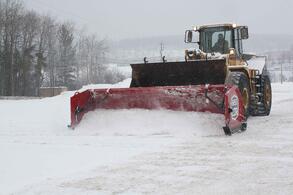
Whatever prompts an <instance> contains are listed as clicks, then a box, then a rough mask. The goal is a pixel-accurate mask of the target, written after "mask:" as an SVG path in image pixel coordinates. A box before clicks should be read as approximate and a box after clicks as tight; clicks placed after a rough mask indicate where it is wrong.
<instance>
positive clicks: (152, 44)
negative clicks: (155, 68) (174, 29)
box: [108, 34, 293, 65]
mask: <svg viewBox="0 0 293 195" xmlns="http://www.w3.org/2000/svg"><path fill="white" fill-rule="evenodd" d="M161 43H163V44H164V51H163V55H165V56H166V57H167V60H169V61H170V60H182V59H184V50H185V49H186V48H194V47H197V45H196V44H185V43H184V35H171V36H170V35H169V36H158V37H146V38H136V39H135V38H133V39H125V40H121V41H116V42H111V43H110V51H111V55H110V56H109V57H108V61H109V62H110V63H115V64H118V65H129V64H131V63H135V62H142V59H143V58H144V57H148V59H149V60H151V59H152V58H154V59H155V58H156V59H159V56H160V44H161ZM243 43H244V50H245V51H246V52H254V53H257V54H264V53H267V52H270V51H282V50H288V49H290V48H292V46H293V35H261V34H251V35H250V38H249V39H248V40H245V41H244V42H243Z"/></svg>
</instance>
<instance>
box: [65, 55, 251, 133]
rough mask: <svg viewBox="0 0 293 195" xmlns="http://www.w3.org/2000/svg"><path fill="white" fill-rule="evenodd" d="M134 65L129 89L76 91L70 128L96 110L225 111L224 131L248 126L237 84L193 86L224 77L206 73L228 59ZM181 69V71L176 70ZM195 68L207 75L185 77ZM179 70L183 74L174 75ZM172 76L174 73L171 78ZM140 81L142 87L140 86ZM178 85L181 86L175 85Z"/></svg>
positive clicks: (221, 72) (217, 67) (72, 99)
mask: <svg viewBox="0 0 293 195" xmlns="http://www.w3.org/2000/svg"><path fill="white" fill-rule="evenodd" d="M131 66H132V69H133V74H135V75H133V79H132V83H131V87H130V88H120V89H115V88H110V89H93V90H87V91H84V92H82V93H76V94H75V95H74V96H73V97H72V98H71V128H75V127H76V126H77V125H78V124H79V123H80V121H81V120H82V118H83V116H84V115H85V114H86V113H87V112H89V111H93V110H96V109H168V110H175V111H194V112H210V113H218V114H223V115H224V117H225V126H224V131H225V133H226V134H227V135H231V134H232V133H233V132H234V131H235V130H239V129H242V130H245V129H246V117H245V111H244V106H243V100H242V96H241V93H240V91H239V89H238V88H237V87H236V86H233V85H225V84H218V85H210V84H198V85H193V84H195V83H199V82H202V81H203V80H209V82H210V83H215V82H218V81H219V80H221V79H220V78H219V77H214V78H213V77H208V74H206V73H207V72H210V71H211V69H210V68H212V69H213V70H217V69H219V70H224V67H225V60H215V61H211V62H210V63H207V61H192V62H174V63H172V62H170V63H157V64H135V65H131ZM145 66H147V70H141V69H144V68H145ZM166 67H168V68H171V69H170V70H169V71H168V74H165V75H164V74H159V72H161V73H162V72H165V71H166ZM213 67H216V68H213ZM178 68H179V69H180V71H179V72H177V70H176V69H178ZM152 69H155V70H156V71H157V74H154V73H152V74H150V72H148V71H150V70H152ZM171 70H173V71H171ZM174 70H175V72H174ZM194 70H196V71H197V72H198V73H199V74H200V75H207V77H205V78H202V76H198V77H193V79H192V80H190V79H186V78H188V76H189V75H190V74H191V75H194V74H193V73H195V72H194ZM176 72H177V73H181V74H175V73H176ZM140 73H141V74H142V75H143V76H142V75H140ZM173 73H174V74H173ZM221 74H224V71H217V72H215V75H217V76H220V75H221ZM170 75H172V76H171V77H170ZM175 75H177V76H175ZM221 76H224V75H221ZM156 77H160V79H159V78H157V79H156ZM174 77H176V78H174ZM222 80H223V77H222ZM162 81H163V82H162ZM138 83H139V84H140V86H137V85H138ZM175 84H180V85H176V86H175ZM169 85H171V86H169ZM142 86H143V87H142ZM195 122H196V121H195ZM223 125H224V123H223Z"/></svg>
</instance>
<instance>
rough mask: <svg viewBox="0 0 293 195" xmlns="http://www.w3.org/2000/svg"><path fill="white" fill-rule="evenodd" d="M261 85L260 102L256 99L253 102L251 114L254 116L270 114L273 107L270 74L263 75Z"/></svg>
mask: <svg viewBox="0 0 293 195" xmlns="http://www.w3.org/2000/svg"><path fill="white" fill-rule="evenodd" d="M260 85H261V87H260V93H261V96H260V97H259V101H258V102H259V103H257V102H256V101H254V102H253V103H252V113H251V114H252V115H253V116H268V115H270V113H271V107H272V87H271V80H270V78H269V76H267V75H262V76H261V83H260Z"/></svg>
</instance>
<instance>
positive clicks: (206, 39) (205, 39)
mask: <svg viewBox="0 0 293 195" xmlns="http://www.w3.org/2000/svg"><path fill="white" fill-rule="evenodd" d="M231 47H232V30H230V29H228V28H227V27H215V28H208V29H203V30H202V31H201V32H200V49H201V50H202V51H204V52H206V53H213V52H215V53H216V52H218V53H221V54H227V53H228V52H229V48H231Z"/></svg>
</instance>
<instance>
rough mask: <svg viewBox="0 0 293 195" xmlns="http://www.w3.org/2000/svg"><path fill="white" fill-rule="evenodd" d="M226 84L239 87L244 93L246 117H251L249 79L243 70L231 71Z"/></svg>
mask: <svg viewBox="0 0 293 195" xmlns="http://www.w3.org/2000/svg"><path fill="white" fill-rule="evenodd" d="M225 84H227V85H234V86H236V87H238V89H239V90H240V93H241V95H242V101H243V105H244V113H245V117H246V118H248V117H249V110H250V86H249V79H248V77H247V76H246V74H245V73H243V72H230V73H229V74H228V76H227V78H226V81H225Z"/></svg>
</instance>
